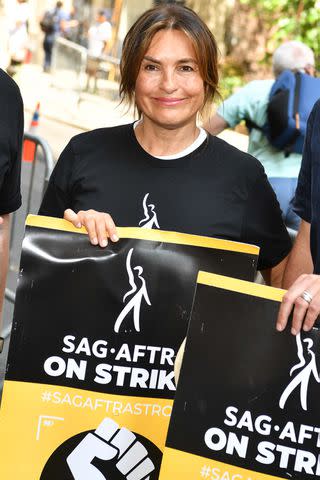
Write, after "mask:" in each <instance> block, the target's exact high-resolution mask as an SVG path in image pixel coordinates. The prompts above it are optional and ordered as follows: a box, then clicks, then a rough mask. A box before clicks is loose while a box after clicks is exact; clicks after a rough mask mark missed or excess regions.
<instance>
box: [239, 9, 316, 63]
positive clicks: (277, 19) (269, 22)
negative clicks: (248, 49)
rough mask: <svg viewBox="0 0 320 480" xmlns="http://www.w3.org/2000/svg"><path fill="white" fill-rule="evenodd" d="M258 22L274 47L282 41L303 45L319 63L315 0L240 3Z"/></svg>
mask: <svg viewBox="0 0 320 480" xmlns="http://www.w3.org/2000/svg"><path fill="white" fill-rule="evenodd" d="M240 3H242V4H244V5H247V6H248V7H249V8H250V10H252V11H254V13H255V15H256V16H258V17H259V18H261V20H262V21H263V23H264V25H265V26H266V27H267V28H268V29H269V31H270V38H269V40H270V41H272V43H273V44H274V43H275V44H276V46H278V45H279V44H280V43H281V42H282V41H283V40H286V39H294V40H300V41H302V42H304V43H306V44H307V45H308V46H309V47H311V48H312V49H313V51H314V52H315V56H316V59H317V63H318V66H319V63H320V28H319V26H320V2H319V0H290V1H288V0H240Z"/></svg>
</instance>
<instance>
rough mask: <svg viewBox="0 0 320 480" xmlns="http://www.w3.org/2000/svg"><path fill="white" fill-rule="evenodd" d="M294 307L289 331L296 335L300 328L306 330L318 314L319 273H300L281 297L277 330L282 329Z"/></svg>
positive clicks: (319, 307)
mask: <svg viewBox="0 0 320 480" xmlns="http://www.w3.org/2000/svg"><path fill="white" fill-rule="evenodd" d="M293 308H294V311H293V318H292V327H291V333H292V334H293V335H297V334H298V333H299V332H300V330H301V328H302V329H303V330H304V331H305V332H307V331H309V330H311V328H312V327H313V325H314V323H315V321H316V319H317V317H318V315H319V314H320V275H312V274H308V275H306V274H304V275H300V277H298V278H297V280H296V281H295V282H294V283H293V284H292V285H291V287H290V288H289V290H288V291H287V293H286V294H285V295H284V297H283V299H282V303H281V306H280V310H279V314H278V321H277V330H279V331H280V332H281V331H282V330H284V328H285V327H286V325H287V322H288V318H289V315H290V313H291V311H292V309H293Z"/></svg>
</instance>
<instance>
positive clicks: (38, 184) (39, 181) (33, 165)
mask: <svg viewBox="0 0 320 480" xmlns="http://www.w3.org/2000/svg"><path fill="white" fill-rule="evenodd" d="M25 142H31V144H32V145H33V146H34V149H35V150H34V160H33V161H32V162H24V161H23V162H22V169H21V190H22V207H21V209H20V210H19V211H18V212H15V213H14V214H13V215H12V217H11V232H10V257H9V258H10V259H9V273H8V277H9V275H10V273H11V274H12V276H16V275H17V274H18V269H19V264H18V263H19V258H20V255H17V253H18V252H19V254H20V249H21V242H22V238H23V234H24V222H25V218H26V215H27V214H28V213H37V211H38V208H39V206H40V202H41V199H42V197H43V194H44V192H45V189H46V188H47V185H48V181H49V178H50V175H51V172H52V170H53V167H54V160H53V155H52V151H51V148H50V146H49V144H48V142H47V141H46V140H45V139H44V138H41V137H39V136H37V135H33V134H31V133H27V132H26V133H25V134H24V144H25ZM12 283H14V284H15V283H16V282H15V281H12ZM5 299H6V300H7V301H8V302H9V303H11V304H14V302H15V291H14V288H13V286H12V287H11V288H9V286H8V288H6V289H5ZM10 332H11V325H5V326H4V328H3V332H2V335H1V336H2V337H3V338H7V337H9V335H10Z"/></svg>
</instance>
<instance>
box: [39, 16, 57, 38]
mask: <svg viewBox="0 0 320 480" xmlns="http://www.w3.org/2000/svg"><path fill="white" fill-rule="evenodd" d="M55 25H56V12H55V11H51V12H50V11H47V12H45V14H44V15H43V18H42V20H41V21H40V28H41V30H42V31H43V32H44V33H54V31H55Z"/></svg>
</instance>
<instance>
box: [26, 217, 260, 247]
mask: <svg viewBox="0 0 320 480" xmlns="http://www.w3.org/2000/svg"><path fill="white" fill-rule="evenodd" d="M26 225H27V226H29V227H39V228H49V229H52V230H62V231H64V232H73V233H82V234H86V233H87V231H86V229H85V228H84V227H81V228H76V227H74V226H73V225H72V223H70V222H68V221H67V220H64V219H62V218H54V217H45V216H41V215H28V216H27V219H26ZM117 232H118V235H119V237H120V238H133V239H139V240H152V241H154V242H165V243H176V244H178V245H190V246H195V247H207V248H215V249H218V250H229V251H232V252H239V253H248V254H252V255H257V256H258V255H259V251H260V248H259V247H257V246H256V245H250V244H249V243H239V242H233V241H231V240H221V239H219V238H211V237H204V236H200V235H191V234H188V233H179V232H167V231H164V230H155V229H154V230H153V229H146V228H139V227H118V228H117Z"/></svg>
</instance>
